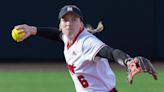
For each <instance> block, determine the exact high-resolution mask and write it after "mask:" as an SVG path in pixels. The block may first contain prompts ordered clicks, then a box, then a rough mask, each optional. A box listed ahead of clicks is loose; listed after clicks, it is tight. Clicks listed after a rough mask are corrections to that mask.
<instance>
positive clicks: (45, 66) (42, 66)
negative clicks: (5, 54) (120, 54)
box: [0, 62, 164, 71]
mask: <svg viewBox="0 0 164 92" xmlns="http://www.w3.org/2000/svg"><path fill="white" fill-rule="evenodd" d="M153 65H154V66H155V67H156V68H157V69H164V62H153ZM110 66H111V67H112V68H113V69H123V67H122V66H120V65H119V64H117V63H111V64H110ZM3 70H9V71H10V70H41V71H46V70H57V71H60V70H67V68H66V64H65V63H0V71H3Z"/></svg>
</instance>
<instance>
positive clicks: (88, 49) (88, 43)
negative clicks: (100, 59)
mask: <svg viewBox="0 0 164 92" xmlns="http://www.w3.org/2000/svg"><path fill="white" fill-rule="evenodd" d="M104 46H106V45H105V44H104V43H103V42H102V41H100V40H99V39H97V38H96V37H94V36H93V37H92V36H91V37H87V38H86V40H85V41H84V44H83V55H84V58H85V59H86V60H89V61H94V59H95V56H96V55H97V53H98V52H99V51H100V50H101V49H102V48H103V47H104Z"/></svg>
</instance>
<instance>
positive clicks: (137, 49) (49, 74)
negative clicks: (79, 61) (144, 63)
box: [0, 0, 164, 92]
mask: <svg viewBox="0 0 164 92" xmlns="http://www.w3.org/2000/svg"><path fill="white" fill-rule="evenodd" d="M70 3H71V4H77V5H78V6H79V7H80V8H81V10H82V12H83V14H84V16H85V20H86V22H87V23H89V24H91V25H93V26H94V27H96V26H97V23H98V22H99V21H100V20H102V22H103V24H104V26H105V29H104V31H103V32H102V33H98V34H96V36H97V37H98V38H100V39H101V40H102V41H104V42H105V43H106V44H108V45H109V46H111V47H113V48H119V49H122V50H123V51H125V52H127V53H129V54H130V55H131V56H136V55H142V56H145V57H147V58H149V59H151V60H152V62H153V64H154V65H155V66H156V67H157V69H158V74H159V80H158V81H154V80H152V78H151V77H150V76H148V75H146V74H143V76H142V75H139V76H136V81H135V84H134V85H133V86H130V85H129V84H128V83H127V82H126V71H125V68H122V67H120V66H119V65H115V64H113V63H112V64H111V66H112V67H113V68H114V72H115V73H116V77H117V89H118V90H119V91H120V92H145V91H146V92H163V90H164V88H163V81H162V80H164V79H163V78H164V72H163V66H164V65H163V63H162V61H163V60H164V36H163V34H164V31H163V30H164V27H163V24H164V12H163V10H164V6H163V4H164V1H163V0H14V1H11V0H3V1H0V11H1V14H0V19H1V21H0V26H1V27H0V29H1V30H0V92H72V91H74V86H73V83H72V80H71V78H70V76H69V74H68V71H67V70H66V67H65V64H64V56H63V44H61V43H58V42H54V41H49V40H46V39H43V38H40V37H31V38H29V39H27V40H26V41H23V42H21V43H16V42H14V41H13V39H12V38H11V30H12V29H13V27H14V26H15V25H18V24H23V23H25V24H30V25H36V26H46V27H47V26H50V27H53V26H54V27H58V18H57V16H58V12H59V10H60V8H61V7H62V6H63V5H65V4H70ZM156 61H160V62H156ZM60 62H62V63H60Z"/></svg>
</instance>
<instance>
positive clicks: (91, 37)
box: [79, 30, 103, 44]
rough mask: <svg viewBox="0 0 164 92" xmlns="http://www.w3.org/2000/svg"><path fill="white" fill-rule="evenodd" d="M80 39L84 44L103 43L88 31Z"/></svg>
mask: <svg viewBox="0 0 164 92" xmlns="http://www.w3.org/2000/svg"><path fill="white" fill-rule="evenodd" d="M79 39H80V40H82V41H83V43H87V44H88V43H90V44H93V43H103V42H102V41H101V40H100V39H98V38H97V37H96V36H94V35H93V34H91V33H89V32H88V31H87V30H84V31H83V32H82V34H81V35H80V36H79Z"/></svg>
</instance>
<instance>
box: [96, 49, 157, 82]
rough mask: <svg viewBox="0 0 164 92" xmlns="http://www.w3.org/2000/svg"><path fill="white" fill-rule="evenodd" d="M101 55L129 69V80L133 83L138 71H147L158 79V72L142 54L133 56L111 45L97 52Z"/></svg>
mask: <svg viewBox="0 0 164 92" xmlns="http://www.w3.org/2000/svg"><path fill="white" fill-rule="evenodd" d="M97 55H98V56H100V57H104V58H108V59H110V60H114V61H116V62H118V63H119V64H120V65H122V66H125V67H126V68H127V71H128V81H129V82H130V84H132V81H133V78H134V76H135V75H136V74H137V73H140V72H147V73H149V74H151V75H152V76H153V78H154V79H155V80H157V72H156V69H155V68H154V66H153V65H152V63H151V62H150V60H148V59H147V58H144V57H142V56H137V57H134V58H131V57H130V56H129V55H128V54H127V53H125V52H123V51H122V50H119V49H113V48H111V47H109V46H105V47H103V48H102V49H101V50H100V51H99V52H98V54H97Z"/></svg>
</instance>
